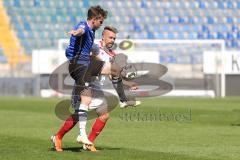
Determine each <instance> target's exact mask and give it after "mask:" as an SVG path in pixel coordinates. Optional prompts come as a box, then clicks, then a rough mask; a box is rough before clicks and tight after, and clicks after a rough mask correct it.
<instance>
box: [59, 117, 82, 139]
mask: <svg viewBox="0 0 240 160" xmlns="http://www.w3.org/2000/svg"><path fill="white" fill-rule="evenodd" d="M77 122H78V117H77V116H76V115H75V114H72V115H71V116H70V117H68V119H66V120H65V123H64V124H63V126H62V127H61V128H60V129H59V131H58V132H57V134H56V135H57V136H58V138H59V139H62V138H63V136H64V135H65V134H66V133H67V132H69V131H70V130H71V129H72V128H73V127H74V126H75V125H76V124H77Z"/></svg>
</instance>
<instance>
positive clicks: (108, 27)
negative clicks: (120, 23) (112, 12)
mask: <svg viewBox="0 0 240 160" xmlns="http://www.w3.org/2000/svg"><path fill="white" fill-rule="evenodd" d="M105 30H109V31H112V32H113V33H115V34H117V33H118V30H117V28H115V27H113V26H105V27H104V29H103V32H104V31H105Z"/></svg>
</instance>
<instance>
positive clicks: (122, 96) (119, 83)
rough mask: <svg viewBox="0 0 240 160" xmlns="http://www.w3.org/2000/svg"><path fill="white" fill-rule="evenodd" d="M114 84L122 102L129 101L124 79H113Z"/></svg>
mask: <svg viewBox="0 0 240 160" xmlns="http://www.w3.org/2000/svg"><path fill="white" fill-rule="evenodd" d="M112 84H113V87H114V88H115V90H116V91H117V94H118V96H119V98H120V101H121V102H124V101H127V97H126V95H125V92H124V88H123V83H122V78H120V77H112Z"/></svg>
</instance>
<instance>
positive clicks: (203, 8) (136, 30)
mask: <svg viewBox="0 0 240 160" xmlns="http://www.w3.org/2000/svg"><path fill="white" fill-rule="evenodd" d="M97 4H100V5H102V6H104V7H105V8H107V9H108V10H109V12H110V16H109V18H108V19H107V21H106V23H105V24H117V25H118V28H119V31H120V33H119V35H118V37H119V38H122V39H124V38H126V37H130V38H132V39H224V40H225V42H226V46H227V48H228V49H231V50H237V49H239V48H240V28H239V26H240V17H239V15H240V0H234V1H231V0H212V1H207V0H164V1H159V0H136V1H128V0H122V1H115V0H91V1H88V0H81V1H79V0H70V1H69V0H4V6H5V8H6V10H7V13H8V15H9V17H10V20H11V23H12V25H13V28H14V30H15V31H16V32H17V36H18V38H19V39H20V42H21V44H22V46H23V47H24V48H25V50H26V53H28V54H31V51H32V50H33V49H42V48H49V49H51V48H56V47H57V42H58V39H60V38H67V37H66V35H65V32H66V31H68V30H70V29H71V28H72V26H73V25H74V24H75V23H76V22H78V21H79V20H82V19H84V18H85V14H86V12H87V9H88V7H89V6H91V5H97ZM100 33H101V32H97V34H96V38H100V36H101V35H100ZM190 59H191V58H190ZM173 62H174V59H173Z"/></svg>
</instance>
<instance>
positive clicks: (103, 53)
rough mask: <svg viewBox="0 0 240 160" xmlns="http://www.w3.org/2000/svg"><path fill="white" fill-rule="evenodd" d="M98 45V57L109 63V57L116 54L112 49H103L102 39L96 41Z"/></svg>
mask: <svg viewBox="0 0 240 160" xmlns="http://www.w3.org/2000/svg"><path fill="white" fill-rule="evenodd" d="M98 46H99V49H100V50H99V54H98V57H99V58H100V59H101V60H102V61H104V62H105V63H109V62H110V61H111V59H112V58H113V57H114V56H115V55H116V53H115V52H114V51H113V50H107V49H104V47H103V45H102V41H100V42H99V43H98Z"/></svg>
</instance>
